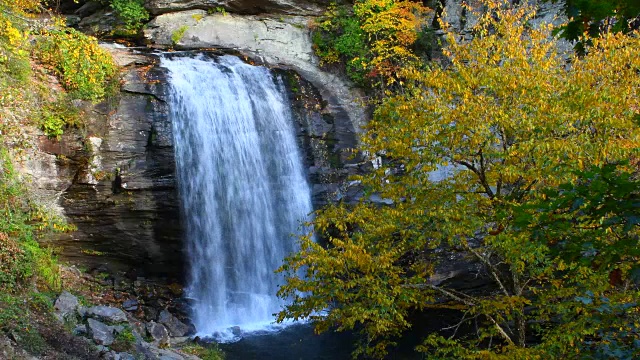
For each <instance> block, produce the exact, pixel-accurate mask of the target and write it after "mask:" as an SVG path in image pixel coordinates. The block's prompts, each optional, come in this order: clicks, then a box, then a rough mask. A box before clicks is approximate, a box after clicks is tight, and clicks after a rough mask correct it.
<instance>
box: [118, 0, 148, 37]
mask: <svg viewBox="0 0 640 360" xmlns="http://www.w3.org/2000/svg"><path fill="white" fill-rule="evenodd" d="M111 7H112V8H113V10H114V11H115V12H116V15H117V16H118V18H119V19H120V20H122V21H123V22H124V24H125V26H126V28H127V30H132V31H137V30H138V29H140V27H142V25H143V23H144V22H145V21H147V20H149V12H148V11H147V9H145V8H144V0H112V2H111Z"/></svg>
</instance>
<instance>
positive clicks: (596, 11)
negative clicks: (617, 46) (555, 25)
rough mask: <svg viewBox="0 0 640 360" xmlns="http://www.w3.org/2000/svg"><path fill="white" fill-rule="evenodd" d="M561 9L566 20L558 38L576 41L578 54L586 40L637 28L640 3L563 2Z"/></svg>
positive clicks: (611, 0)
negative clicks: (567, 18) (562, 37)
mask: <svg viewBox="0 0 640 360" xmlns="http://www.w3.org/2000/svg"><path fill="white" fill-rule="evenodd" d="M552 1H554V2H557V0H552ZM564 9H565V14H566V15H567V16H568V17H569V18H570V20H569V22H568V23H567V24H566V25H565V26H563V27H562V28H561V32H562V35H563V36H564V37H565V38H567V39H569V40H576V41H577V43H576V50H578V52H580V53H584V51H585V50H586V48H585V45H588V44H589V42H590V40H588V39H589V38H594V37H598V36H599V35H600V34H601V33H608V32H629V31H632V30H635V29H638V27H640V2H638V1H637V0H566V1H564Z"/></svg>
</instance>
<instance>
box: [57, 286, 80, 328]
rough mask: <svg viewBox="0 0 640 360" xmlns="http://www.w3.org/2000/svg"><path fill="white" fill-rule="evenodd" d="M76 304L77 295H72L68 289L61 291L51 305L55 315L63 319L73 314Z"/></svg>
mask: <svg viewBox="0 0 640 360" xmlns="http://www.w3.org/2000/svg"><path fill="white" fill-rule="evenodd" d="M78 304H79V303H78V298H77V297H75V296H73V295H72V294H71V293H70V292H68V291H63V292H62V293H61V294H60V296H59V297H58V299H56V302H55V304H54V305H53V310H54V315H55V317H56V318H57V319H58V320H60V321H64V320H65V319H69V318H70V317H71V316H75V312H76V309H77V308H78Z"/></svg>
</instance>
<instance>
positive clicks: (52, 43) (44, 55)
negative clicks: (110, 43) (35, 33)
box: [36, 29, 117, 101]
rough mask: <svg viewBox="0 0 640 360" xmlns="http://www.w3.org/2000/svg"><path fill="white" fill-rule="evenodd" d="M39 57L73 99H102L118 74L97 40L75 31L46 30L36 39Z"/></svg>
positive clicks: (111, 59) (114, 65)
mask: <svg viewBox="0 0 640 360" xmlns="http://www.w3.org/2000/svg"><path fill="white" fill-rule="evenodd" d="M36 55H37V57H38V58H39V59H40V61H41V62H42V63H43V64H45V65H47V66H50V67H51V68H52V69H53V70H54V71H55V73H56V74H57V75H58V77H59V78H60V80H61V82H62V85H63V86H64V87H65V89H66V90H68V91H69V92H70V93H71V95H72V96H73V97H74V98H79V99H83V100H93V101H96V100H99V99H101V98H103V97H104V96H105V95H106V94H107V91H106V89H107V88H108V86H107V84H108V83H109V81H110V80H111V79H112V78H113V77H114V76H115V75H116V73H117V66H116V64H115V62H114V61H113V58H112V57H111V55H110V54H109V53H108V52H107V51H105V50H104V49H102V48H100V46H99V45H98V41H97V40H96V39H95V38H93V37H89V36H87V35H84V34H82V33H80V32H78V31H76V30H73V29H62V30H60V29H57V30H49V31H44V32H43V33H42V34H41V36H40V37H38V39H37V43H36Z"/></svg>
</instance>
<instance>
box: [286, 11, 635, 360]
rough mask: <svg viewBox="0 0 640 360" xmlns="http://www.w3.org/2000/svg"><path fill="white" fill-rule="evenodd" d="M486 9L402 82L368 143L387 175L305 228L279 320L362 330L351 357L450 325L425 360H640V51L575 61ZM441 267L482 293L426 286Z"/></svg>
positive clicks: (622, 40)
mask: <svg viewBox="0 0 640 360" xmlns="http://www.w3.org/2000/svg"><path fill="white" fill-rule="evenodd" d="M483 3H484V5H485V7H486V10H487V11H486V12H485V13H483V14H478V16H479V21H478V24H477V25H476V26H475V27H474V29H473V33H474V37H473V39H472V40H469V41H465V40H461V39H460V37H459V36H458V35H456V34H455V33H453V32H448V31H447V26H446V24H443V29H445V30H446V31H447V32H446V35H445V37H444V40H445V43H446V45H445V47H444V54H445V56H446V61H443V65H442V66H440V67H434V68H433V69H432V70H424V69H422V68H420V67H406V68H403V70H402V71H400V73H399V74H398V76H399V78H403V79H407V80H408V81H407V84H410V85H406V86H405V87H404V88H403V89H402V92H399V93H397V94H396V95H392V96H389V97H386V98H385V99H384V100H383V102H382V104H381V105H380V106H379V107H378V108H377V109H376V111H375V116H374V119H373V121H372V122H371V123H370V125H369V128H368V132H367V134H366V135H365V136H364V138H363V142H364V150H365V151H366V153H368V154H372V156H379V157H381V158H382V159H383V165H382V166H381V167H380V168H379V169H377V170H375V171H373V172H372V173H370V174H368V175H364V176H361V177H359V178H357V179H354V180H358V181H360V182H361V183H362V184H363V186H364V187H365V193H366V196H365V198H364V199H363V200H362V201H361V202H360V203H358V204H357V205H355V206H350V205H347V204H343V203H338V204H334V205H331V206H328V207H326V208H324V209H322V210H320V211H318V212H317V214H316V217H315V220H314V221H313V225H314V227H315V231H316V234H317V235H318V236H319V237H320V238H321V239H323V241H324V242H326V244H321V243H319V242H315V241H314V237H313V236H311V235H309V236H306V237H302V238H301V239H300V246H301V251H300V252H299V253H297V254H294V255H292V256H291V257H289V258H288V260H287V262H286V264H285V265H284V266H283V267H282V268H281V271H282V272H284V273H286V274H287V276H288V279H287V284H286V285H285V286H283V287H282V288H281V290H280V295H281V296H283V297H285V298H291V299H293V302H292V303H291V304H290V305H288V306H286V307H285V309H284V310H283V311H282V312H281V313H280V314H279V319H280V320H283V319H285V318H296V319H297V318H310V319H312V320H314V322H315V324H316V326H317V330H318V331H326V330H329V329H337V330H356V331H358V332H360V333H361V334H362V339H363V342H362V343H361V344H360V345H359V346H358V348H357V349H356V352H355V354H356V355H359V354H367V355H370V356H379V357H381V356H384V354H385V353H386V352H387V351H388V349H389V348H390V346H393V345H394V344H395V343H396V342H397V340H398V339H399V338H401V337H402V336H403V335H404V334H405V333H406V331H408V330H409V329H411V328H414V327H416V325H417V324H416V323H415V316H416V314H417V313H422V314H424V316H423V317H422V318H423V319H424V318H426V319H429V314H430V311H440V309H443V308H446V309H450V310H453V311H456V312H457V313H458V314H459V316H457V317H454V318H452V319H451V320H450V323H448V324H446V325H444V326H442V330H441V331H440V332H433V333H430V334H424V339H423V342H422V344H421V345H419V346H418V347H417V348H416V349H417V350H418V351H420V352H422V353H423V354H424V355H425V356H426V357H427V358H433V359H449V358H450V359H463V358H468V359H550V358H556V359H566V358H588V357H589V356H591V355H593V354H599V355H598V356H601V358H609V356H610V355H611V354H623V355H624V356H627V357H626V358H634V357H637V356H640V343H638V341H637V339H638V336H639V334H640V330H639V325H638V324H640V307H639V305H638V304H637V299H638V298H640V292H639V284H640V278H639V277H638V273H639V272H640V254H639V253H638V251H637V248H638V245H639V235H640V228H639V224H640V220H639V218H638V216H637V209H638V201H639V200H638V196H640V194H639V190H638V188H639V186H640V182H638V180H637V175H636V172H637V168H635V167H633V166H632V165H630V164H629V162H628V160H629V159H634V158H637V156H638V151H639V149H640V123H639V118H640V115H639V114H640V96H639V95H640V93H639V92H640V55H639V54H638V51H637V49H639V48H640V34H639V33H637V32H633V33H629V34H622V33H618V34H612V33H610V34H604V35H603V36H601V37H600V38H598V39H594V40H593V45H592V47H591V48H590V49H589V51H588V53H587V55H586V56H584V57H579V56H574V55H573V54H569V53H563V52H560V50H559V48H558V43H557V39H556V38H554V37H553V36H552V31H553V28H552V27H551V26H550V25H545V24H541V25H532V24H531V21H532V19H533V18H534V16H535V9H533V8H531V7H529V6H526V5H521V6H512V5H509V4H508V3H506V2H504V1H498V0H486V1H484V2H483ZM371 195H376V197H377V198H383V199H386V203H392V205H384V204H379V203H374V202H373V201H370V199H371V198H370V197H369V196H371ZM603 209H607V210H606V211H603ZM634 209H635V210H634ZM634 211H635V212H634ZM451 259H457V260H456V261H458V262H459V264H472V265H473V266H477V268H479V269H481V270H480V271H479V272H477V273H475V274H474V273H467V274H466V276H468V277H473V276H475V277H479V278H480V279H484V281H486V282H488V283H489V284H490V285H489V286H487V288H486V289H485V290H484V291H478V289H465V288H459V287H456V286H455V285H454V284H455V283H450V282H447V281H443V280H438V279H442V274H441V272H442V271H443V269H442V264H444V263H445V260H446V261H450V260H451ZM459 266H461V267H464V266H463V265H459ZM423 325H424V324H423ZM434 326H435V324H434ZM464 329H466V330H464ZM469 329H473V330H469ZM624 356H618V358H625V357H624Z"/></svg>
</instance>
